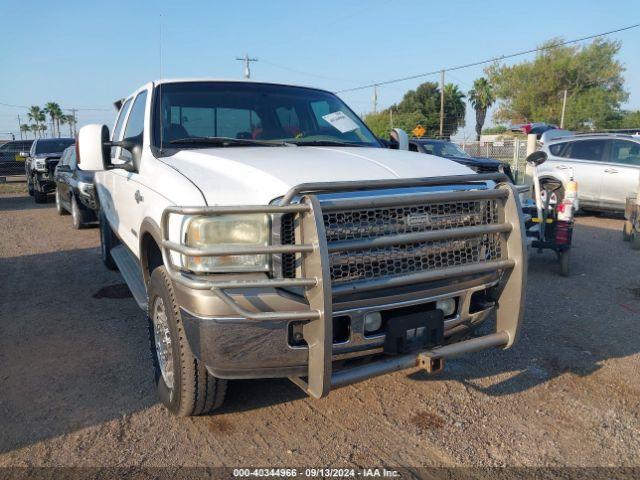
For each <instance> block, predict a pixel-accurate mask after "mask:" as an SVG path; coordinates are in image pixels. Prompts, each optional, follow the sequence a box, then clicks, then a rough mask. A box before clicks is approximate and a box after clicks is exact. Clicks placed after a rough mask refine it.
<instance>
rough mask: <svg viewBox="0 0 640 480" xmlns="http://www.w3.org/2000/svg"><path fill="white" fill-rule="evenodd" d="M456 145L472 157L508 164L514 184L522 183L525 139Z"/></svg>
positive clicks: (524, 164)
mask: <svg viewBox="0 0 640 480" xmlns="http://www.w3.org/2000/svg"><path fill="white" fill-rule="evenodd" d="M458 145H459V146H460V148H462V149H463V150H464V151H465V152H467V153H468V154H469V155H471V156H472V157H489V158H495V159H496V160H500V161H503V162H506V163H508V164H509V165H510V166H511V171H512V172H513V177H514V179H515V180H516V183H523V181H524V175H525V167H526V162H525V159H526V157H527V141H526V139H521V138H517V137H516V138H515V139H512V140H499V141H493V142H476V141H473V142H458Z"/></svg>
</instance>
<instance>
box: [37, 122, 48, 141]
mask: <svg viewBox="0 0 640 480" xmlns="http://www.w3.org/2000/svg"><path fill="white" fill-rule="evenodd" d="M38 130H40V138H42V137H46V136H47V126H46V125H45V124H44V123H41V124H40V127H39V128H38Z"/></svg>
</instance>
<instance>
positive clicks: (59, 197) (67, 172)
mask: <svg viewBox="0 0 640 480" xmlns="http://www.w3.org/2000/svg"><path fill="white" fill-rule="evenodd" d="M53 179H54V181H55V183H56V210H57V211H58V214H59V215H65V214H66V213H71V217H72V218H73V226H74V228H78V229H79V228H82V227H84V226H85V225H87V224H88V223H91V222H95V221H96V220H97V216H96V210H97V208H98V203H97V197H96V193H95V188H94V185H93V172H87V171H84V170H80V169H79V168H78V163H77V161H76V147H75V146H73V147H67V148H66V149H65V151H64V152H62V157H61V158H60V161H59V162H58V165H57V166H56V169H55V173H54V176H53Z"/></svg>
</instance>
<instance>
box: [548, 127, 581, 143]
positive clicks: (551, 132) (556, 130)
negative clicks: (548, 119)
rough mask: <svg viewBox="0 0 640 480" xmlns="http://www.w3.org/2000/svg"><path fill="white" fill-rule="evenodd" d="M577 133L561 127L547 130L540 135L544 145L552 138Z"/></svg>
mask: <svg viewBox="0 0 640 480" xmlns="http://www.w3.org/2000/svg"><path fill="white" fill-rule="evenodd" d="M572 135H575V134H574V133H573V132H571V131H569V130H563V129H561V128H554V129H551V130H547V131H546V132H544V133H543V134H542V135H540V138H539V140H540V143H541V144H542V145H544V144H545V143H549V142H550V141H552V140H556V139H558V138H564V137H571V136H572Z"/></svg>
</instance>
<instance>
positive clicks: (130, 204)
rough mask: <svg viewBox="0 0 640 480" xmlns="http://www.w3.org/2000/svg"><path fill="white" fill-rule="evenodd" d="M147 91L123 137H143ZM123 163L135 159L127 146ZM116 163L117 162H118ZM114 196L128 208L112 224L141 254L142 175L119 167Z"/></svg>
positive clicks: (138, 98)
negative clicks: (139, 220) (139, 248)
mask: <svg viewBox="0 0 640 480" xmlns="http://www.w3.org/2000/svg"><path fill="white" fill-rule="evenodd" d="M147 97H148V94H147V90H142V91H141V92H140V93H138V95H137V96H136V97H135V99H134V100H133V104H132V105H131V112H130V113H129V115H128V116H127V120H126V126H125V128H124V133H123V134H122V138H123V139H125V138H131V137H137V136H140V137H141V138H142V135H143V132H144V118H145V111H146V104H147ZM118 161H119V162H121V163H122V162H130V161H132V157H131V153H130V152H129V151H127V150H125V149H123V148H120V149H119V150H118ZM114 163H115V162H114ZM111 172H112V175H111V178H112V180H113V195H114V198H115V202H116V204H117V205H120V206H124V205H126V208H119V209H118V211H117V217H118V218H117V224H114V223H112V224H111V225H112V227H113V228H114V229H115V230H116V231H117V233H118V236H119V237H120V239H121V240H122V241H123V242H124V243H125V244H126V245H127V247H129V249H130V250H131V251H132V252H134V253H135V254H136V255H137V254H138V228H139V226H140V225H139V223H138V219H139V218H140V216H141V212H142V210H143V207H144V205H143V204H142V202H143V201H144V197H145V193H146V192H145V186H144V182H143V181H142V178H141V176H140V174H138V173H135V172H127V171H125V170H123V169H119V168H115V169H113V170H112V171H111Z"/></svg>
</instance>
